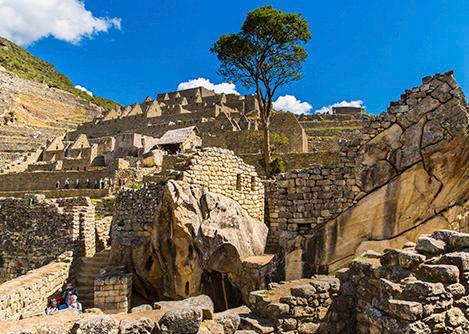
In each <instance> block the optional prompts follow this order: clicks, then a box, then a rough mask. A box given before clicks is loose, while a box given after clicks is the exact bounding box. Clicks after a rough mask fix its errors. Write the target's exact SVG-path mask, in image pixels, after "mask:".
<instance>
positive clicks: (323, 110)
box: [316, 100, 365, 114]
mask: <svg viewBox="0 0 469 334" xmlns="http://www.w3.org/2000/svg"><path fill="white" fill-rule="evenodd" d="M333 107H357V108H364V107H365V106H364V105H363V101H362V100H352V101H342V102H337V103H334V104H331V105H328V106H324V107H322V108H321V109H318V110H316V113H317V114H332V108H333Z"/></svg>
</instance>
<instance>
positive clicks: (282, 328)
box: [249, 230, 469, 334]
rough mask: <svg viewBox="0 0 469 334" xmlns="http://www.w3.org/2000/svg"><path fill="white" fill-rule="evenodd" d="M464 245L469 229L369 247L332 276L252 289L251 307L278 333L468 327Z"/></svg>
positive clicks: (468, 259)
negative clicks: (381, 247) (383, 247)
mask: <svg viewBox="0 0 469 334" xmlns="http://www.w3.org/2000/svg"><path fill="white" fill-rule="evenodd" d="M468 247H469V234H468V233H460V232H456V231H450V230H438V231H435V232H433V233H432V234H431V235H421V236H420V237H419V238H418V239H417V243H416V244H415V243H411V242H408V243H406V244H405V245H404V247H403V248H402V249H386V250H385V251H384V253H383V254H380V253H377V252H374V251H367V252H365V253H364V254H362V256H360V257H359V258H357V259H355V260H354V261H352V262H351V263H350V265H349V267H347V268H344V269H341V270H340V271H338V272H337V273H336V277H332V276H314V277H312V278H308V279H300V280H294V281H290V282H282V283H280V284H272V285H271V289H270V290H261V291H256V292H252V293H251V295H250V298H249V302H250V305H249V306H250V308H251V309H252V310H253V312H254V314H256V315H258V316H261V317H263V318H265V319H266V322H267V323H271V324H272V326H273V328H274V331H272V332H275V333H283V332H288V333H298V334H314V333H350V334H352V333H358V334H361V333H396V334H397V333H467V332H468V331H469V295H468V293H467V291H468V289H469V252H468V249H469V248H468ZM259 322H261V321H259ZM265 326H266V325H265Z"/></svg>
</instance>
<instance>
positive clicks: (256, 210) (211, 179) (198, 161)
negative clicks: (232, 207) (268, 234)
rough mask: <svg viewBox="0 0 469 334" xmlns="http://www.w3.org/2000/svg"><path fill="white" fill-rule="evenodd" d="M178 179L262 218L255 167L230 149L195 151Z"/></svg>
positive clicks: (261, 196)
mask: <svg viewBox="0 0 469 334" xmlns="http://www.w3.org/2000/svg"><path fill="white" fill-rule="evenodd" d="M180 179H181V180H182V181H186V182H188V183H192V184H196V185H200V186H201V187H203V188H205V189H207V190H208V191H209V192H213V193H216V194H221V195H224V196H226V197H229V198H231V199H232V200H234V201H236V202H238V203H239V204H240V205H241V207H242V208H244V209H245V210H246V211H247V212H248V213H249V214H250V215H251V216H252V217H254V218H257V219H259V220H261V221H262V220H263V219H264V185H263V183H262V182H261V180H260V178H259V177H258V176H257V172H256V170H255V168H254V167H253V166H250V165H247V164H246V163H244V161H243V160H242V159H241V158H240V157H237V156H236V155H235V154H234V153H233V151H229V150H224V149H221V148H206V149H203V150H202V151H201V152H197V153H195V154H194V156H193V157H192V159H190V160H189V163H188V165H187V166H185V167H184V172H183V173H182V177H181V178H180Z"/></svg>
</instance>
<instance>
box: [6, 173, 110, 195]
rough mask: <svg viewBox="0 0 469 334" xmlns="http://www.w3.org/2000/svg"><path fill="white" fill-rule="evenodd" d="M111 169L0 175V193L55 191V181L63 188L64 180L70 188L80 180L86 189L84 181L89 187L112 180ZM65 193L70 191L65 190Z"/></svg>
mask: <svg viewBox="0 0 469 334" xmlns="http://www.w3.org/2000/svg"><path fill="white" fill-rule="evenodd" d="M114 172H115V171H114V170H112V169H108V168H106V169H97V170H89V171H66V172H65V171H54V172H24V173H16V174H5V175H0V191H1V192H7V191H8V192H10V191H35V190H56V183H57V181H58V182H59V183H60V188H64V183H65V180H66V179H68V180H69V182H70V188H74V187H75V182H76V180H77V179H78V180H80V185H81V188H85V187H86V179H89V180H90V183H91V187H94V182H95V180H97V179H101V178H105V177H107V178H112V177H113V176H114ZM65 190H66V191H68V190H72V189H65Z"/></svg>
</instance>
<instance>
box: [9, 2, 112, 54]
mask: <svg viewBox="0 0 469 334" xmlns="http://www.w3.org/2000/svg"><path fill="white" fill-rule="evenodd" d="M113 27H114V28H117V29H120V28H121V19H120V18H108V17H95V16H94V15H93V13H91V12H90V11H89V10H87V9H86V8H85V4H84V2H83V0H0V36H3V37H5V38H7V39H9V40H11V41H13V42H15V43H18V44H20V45H28V44H31V43H33V42H34V41H37V40H39V39H41V38H43V37H47V36H53V37H55V38H57V39H60V40H64V41H67V42H70V43H73V44H77V43H79V42H80V41H81V39H82V38H92V37H93V36H94V35H95V34H97V33H99V32H104V31H108V30H109V29H111V28H113Z"/></svg>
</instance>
